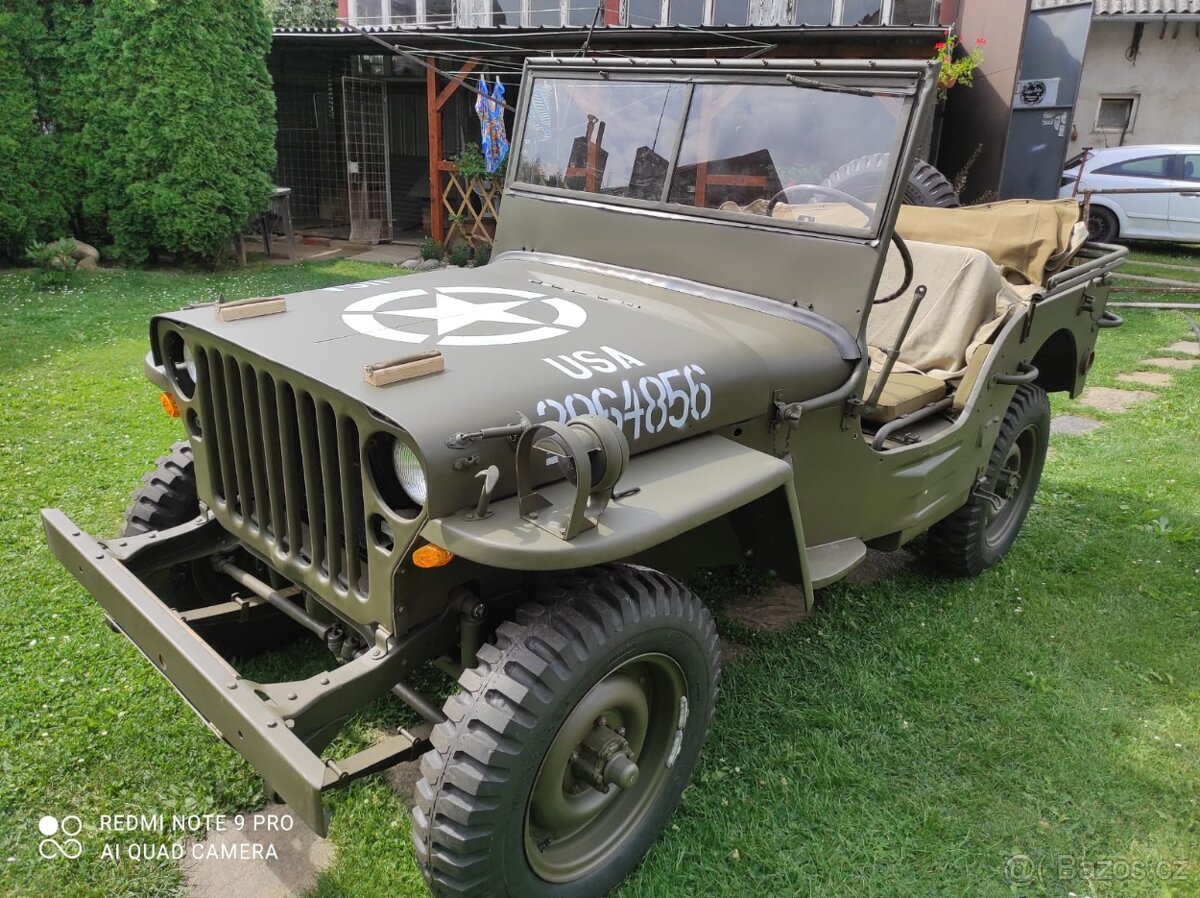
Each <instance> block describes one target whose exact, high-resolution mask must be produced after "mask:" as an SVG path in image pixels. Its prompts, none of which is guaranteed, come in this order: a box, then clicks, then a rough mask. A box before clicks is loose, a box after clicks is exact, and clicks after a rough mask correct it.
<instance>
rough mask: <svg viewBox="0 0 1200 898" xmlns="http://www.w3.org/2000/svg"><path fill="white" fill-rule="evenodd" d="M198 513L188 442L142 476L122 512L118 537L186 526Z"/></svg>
mask: <svg viewBox="0 0 1200 898" xmlns="http://www.w3.org/2000/svg"><path fill="white" fill-rule="evenodd" d="M198 514H200V498H199V496H198V495H197V493H196V464H195V461H194V460H193V458H192V446H191V444H190V443H189V442H188V441H187V440H180V441H179V442H177V443H173V444H172V445H171V449H170V451H169V452H167V454H166V455H164V456H163V457H162V458H160V459H159V460H158V461H156V462H155V463H154V470H153V471H151V472H149V473H148V474H146V475H145V476H144V477H142V485H141V486H139V487H138V488H137V489H136V490H135V491H134V493H133V496H131V497H130V500H129V507H128V508H126V509H125V523H124V524H123V525H122V526H121V536H137V535H138V534H140V533H149V532H150V531H151V530H166V529H168V528H170V527H178V526H179V525H180V524H186V523H187V522H188V521H190V520H192V518H194V517H196V516H197V515H198Z"/></svg>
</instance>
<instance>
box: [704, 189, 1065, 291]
mask: <svg viewBox="0 0 1200 898" xmlns="http://www.w3.org/2000/svg"><path fill="white" fill-rule="evenodd" d="M721 209H722V210H724V211H728V212H746V213H749V214H751V215H766V214H767V201H766V200H762V199H760V200H755V201H754V202H752V203H750V204H749V205H747V206H738V205H736V204H735V203H732V202H727V203H723V204H722V205H721ZM771 216H772V217H773V218H786V219H788V220H790V221H798V220H804V221H811V222H814V223H818V224H825V225H837V226H841V227H846V228H861V227H862V226H863V224H864V216H863V213H862V212H861V211H859V210H858V209H856V208H854V207H853V206H850V205H848V204H846V203H838V202H831V203H803V204H790V203H777V204H776V205H775V208H774V209H772V210H771ZM896 230H897V231H899V232H900V236H901V237H903V238H904V239H905V240H908V241H917V242H921V243H939V244H942V245H944V246H967V247H972V248H973V249H978V250H982V251H983V252H985V253H987V255H988V256H989V257H990V258H991V259H992V261H993V262H995V263H996V264H997V265H999V266H1000V269H1001V273H1002V274H1003V275H1004V276H1005V277H1006V278H1008V279H1009V280H1010V281H1012V282H1013V283H1016V284H1044V283H1045V282H1046V279H1047V278H1048V277H1049V276H1050V275H1052V274H1054V273H1055V272H1057V271H1059V270H1060V269H1062V268H1063V267H1064V266H1065V265H1066V264H1067V262H1069V261H1070V260H1071V257H1072V256H1074V255H1075V253H1076V252H1078V251H1079V248H1080V247H1081V246H1083V244H1084V242H1085V241H1086V240H1087V225H1086V224H1083V223H1082V222H1080V221H1079V204H1078V203H1077V202H1076V201H1075V200H1072V199H1063V200H1008V201H1006V202H1002V203H986V204H984V205H981V206H962V207H961V208H958V209H942V208H939V207H936V206H901V207H900V218H899V220H898V221H897V223H896Z"/></svg>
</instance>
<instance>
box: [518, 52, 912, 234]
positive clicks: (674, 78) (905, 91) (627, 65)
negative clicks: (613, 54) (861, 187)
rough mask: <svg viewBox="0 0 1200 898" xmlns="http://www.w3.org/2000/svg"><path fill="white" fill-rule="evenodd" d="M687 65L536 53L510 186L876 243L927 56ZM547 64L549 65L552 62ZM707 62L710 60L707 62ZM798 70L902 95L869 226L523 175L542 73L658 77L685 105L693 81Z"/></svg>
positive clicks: (852, 89)
mask: <svg viewBox="0 0 1200 898" xmlns="http://www.w3.org/2000/svg"><path fill="white" fill-rule="evenodd" d="M680 62H681V64H671V63H670V62H668V63H667V64H666V65H664V64H662V63H659V62H658V61H657V60H656V61H654V62H653V63H650V62H647V61H645V60H636V61H635V60H629V59H613V60H608V59H605V60H569V61H568V60H562V59H554V60H530V61H529V62H528V63H527V64H526V71H525V77H524V80H523V87H524V89H523V90H522V91H521V98H520V102H519V104H518V110H517V129H516V131H515V133H514V135H513V141H512V147H513V152H514V153H515V154H517V158H515V159H513V160H512V161H511V164H510V165H509V166H508V178H507V183H506V186H505V190H506V192H513V193H519V194H522V195H526V196H532V197H539V198H542V199H546V200H553V201H559V202H568V203H572V204H579V205H584V206H589V207H597V208H604V209H610V210H613V211H625V212H630V213H638V214H647V213H649V214H650V215H652V216H653V217H664V218H668V219H679V218H684V219H689V220H700V221H710V222H713V223H717V224H722V225H732V226H738V227H752V228H766V229H770V230H782V231H793V232H798V233H803V234H809V235H824V236H830V237H838V238H849V239H853V240H857V241H863V242H871V241H875V240H878V239H879V238H880V236H881V233H882V231H883V228H884V224H885V223H886V222H887V221H889V220H890V218H889V212H890V209H891V206H892V205H893V204H894V203H895V202H897V192H898V191H897V187H896V181H897V167H898V163H899V160H900V159H901V158H902V155H903V151H904V149H905V147H906V146H908V144H909V143H910V140H911V136H912V133H913V129H914V127H915V122H916V119H917V118H918V114H919V112H920V107H921V103H920V99H921V81H922V79H923V78H924V77H927V74H928V72H929V65H928V64H927V63H925V62H919V61H911V60H897V61H874V60H871V61H864V62H858V61H847V60H831V61H821V60H805V61H796V60H756V61H754V62H753V63H749V62H746V61H734V62H729V61H724V60H705V61H699V60H686V61H680ZM547 63H549V64H547ZM704 63H707V65H705V64H704ZM789 75H791V76H798V77H800V78H803V79H808V80H811V81H814V82H820V83H822V84H828V85H829V88H828V89H830V90H833V91H838V90H839V88H848V89H849V90H848V91H847V93H856V92H858V91H869V92H871V93H876V92H877V93H879V94H880V95H883V96H898V97H899V98H900V100H901V103H902V105H901V107H900V112H899V125H898V127H897V128H896V133H895V135H894V137H893V141H892V146H891V147H890V148H889V150H888V154H889V163H888V166H887V169H886V171H885V176H884V185H885V187H884V189H883V190H881V193H880V198H879V199H880V201H879V202H878V203H877V204H876V206H875V214H874V215H873V216H872V218H871V220H870V221H869V222H867V223H866V224H865V225H864V226H863V227H846V226H840V225H836V224H830V223H820V222H807V221H794V220H791V219H786V218H773V217H768V216H765V215H755V214H752V213H747V212H733V211H725V210H722V209H719V208H706V207H698V206H692V205H686V204H683V203H671V202H669V201H666V202H664V201H663V200H661V199H658V200H644V199H635V198H632V197H622V196H616V195H612V194H604V193H598V192H588V191H583V190H574V189H570V188H564V187H550V186H546V185H540V184H533V183H530V182H527V181H520V180H518V179H517V172H518V170H519V168H520V161H519V157H520V153H521V152H522V150H523V147H524V136H525V135H524V132H525V127H526V124H527V117H528V114H529V104H530V99H531V95H532V93H533V91H532V89H531V88H532V85H533V82H534V79H536V78H556V79H563V80H572V81H583V80H620V81H627V82H639V81H640V82H657V83H663V84H667V83H674V84H684V85H687V93H686V95H685V97H684V101H683V108H684V110H685V111H686V110H687V109H688V108H689V107H690V103H691V99H692V96H693V91H694V89H695V87H697V86H699V85H704V84H720V85H724V84H744V85H764V84H768V85H778V84H788V83H789V81H788V76H789ZM791 86H792V89H794V90H815V89H817V88H815V87H805V86H797V85H796V84H795V83H794V82H792V83H791ZM687 120H688V117H687V115H686V114H685V115H684V117H683V119H682V120H681V124H680V127H679V130H678V133H677V134H676V135H675V140H674V151H673V154H672V157H671V159H670V160H669V163H670V168H669V169H668V171H667V175H666V178H667V181H666V184H667V185H668V189H669V185H670V183H671V179H672V178H674V176H675V172H676V169H677V166H678V163H679V153H680V147H681V145H682V143H683V140H684V135H685V132H686V130H687V128H686V124H687Z"/></svg>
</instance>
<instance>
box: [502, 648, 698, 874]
mask: <svg viewBox="0 0 1200 898" xmlns="http://www.w3.org/2000/svg"><path fill="white" fill-rule="evenodd" d="M686 694H687V686H686V681H685V679H684V677H683V673H682V671H681V670H680V668H679V665H678V664H676V663H675V662H674V661H673V660H671V659H670V658H669V657H667V656H666V655H660V654H649V655H641V656H638V657H636V658H632V659H629V660H628V661H625V662H624V663H622V664H620V665H618V666H617V667H616V668H614V669H613V670H611V671H610V672H609V673H608V674H607V675H606V676H605V677H603V678H601V679H600V680H599V682H597V683H596V685H595V686H593V687H592V688H591V690H590V691H588V692H587V693H586V694H585V695H584V696H583V697H582V698H581V699H580V700H579V701H578V703H577V704H576V705H575V707H574V708H573V709H572V710H571V712H570V713H569V714H568V715H567V716H566V719H565V720H564V721H563V723H562V725H561V726H560V727H559V730H558V733H557V735H556V736H555V738H554V740H553V742H551V744H550V746H549V747H548V748H547V750H546V753H545V755H544V756H543V758H542V763H541V766H540V769H539V771H538V774H537V778H536V779H535V781H534V784H533V789H532V791H531V792H530V795H529V804H528V808H527V812H526V823H525V856H526V859H527V860H528V861H529V865H530V867H531V868H532V869H533V871H534V873H535V874H536V875H537V876H539V877H540V878H541V879H543V880H545V881H547V882H560V883H561V882H570V881H572V880H575V879H578V878H579V877H581V876H583V875H585V874H586V873H587V872H589V871H594V870H596V869H597V868H599V867H601V866H603V865H604V863H605V862H606V859H607V858H610V857H611V856H612V854H613V853H614V852H616V851H617V850H618V848H619V846H620V845H621V844H622V842H623V841H624V840H625V839H626V838H628V837H630V834H631V833H633V832H634V831H636V830H637V828H638V826H639V825H640V824H641V823H642V821H643V820H644V819H645V817H646V815H647V814H648V813H649V812H650V809H651V808H652V807H653V806H654V804H655V800H656V798H657V797H658V795H659V793H660V792H661V790H662V789H663V788H664V785H665V783H666V782H667V780H668V777H669V774H670V771H671V761H672V760H673V755H672V752H673V749H674V746H675V743H676V740H677V731H682V729H683V726H684V720H685V718H684V717H682V712H681V708H683V707H685V706H686ZM613 786H616V788H615V789H614V788H613Z"/></svg>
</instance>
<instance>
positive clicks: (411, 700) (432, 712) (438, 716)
mask: <svg viewBox="0 0 1200 898" xmlns="http://www.w3.org/2000/svg"><path fill="white" fill-rule="evenodd" d="M392 694H393V695H395V696H396V697H397V698H398V699H400V701H402V702H404V704H406V705H408V706H409V707H410V708H412V709H413V710H414V711H416V712H417V713H418V714H420V715H421V716H422V717H424V718H425V719H426V720H428V721H429V722H430V723H432V724H439V723H441V722H442V721H444V720H445V719H446V715H445V714H443V713H442V712H441V711H440V710H439V709H438V708H436V707H434V705H433V703H432V702H430V701H429V699H427V698H425V696H423V695H421V693H419V692H417V690H415V689H413V688H412V687H411V686H409V685H408V684H407V683H405V682H404V681H403V680H401V681H400V682H399V683H397V684H396V685H395V686H393V687H392Z"/></svg>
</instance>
